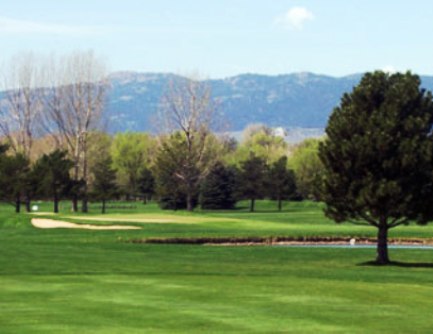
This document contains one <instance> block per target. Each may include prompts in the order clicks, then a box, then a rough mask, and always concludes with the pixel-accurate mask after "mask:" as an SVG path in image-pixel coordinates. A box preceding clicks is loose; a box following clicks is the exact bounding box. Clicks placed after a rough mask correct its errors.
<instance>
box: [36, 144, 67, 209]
mask: <svg viewBox="0 0 433 334" xmlns="http://www.w3.org/2000/svg"><path fill="white" fill-rule="evenodd" d="M67 154H68V153H67V151H62V150H55V151H53V152H51V153H50V154H44V155H43V156H42V157H41V158H40V159H39V160H38V161H36V164H35V167H34V169H35V170H39V171H43V172H44V174H43V178H42V180H41V181H40V182H41V192H42V193H43V194H45V195H47V196H50V197H51V198H52V199H53V205H54V212H55V213H58V212H59V202H60V200H61V198H62V197H63V196H66V195H67V194H69V193H70V189H71V185H72V184H73V183H72V180H71V177H70V174H69V172H70V170H71V169H72V167H74V163H73V161H72V160H70V159H68V157H67ZM36 174H38V175H40V174H41V173H40V172H37V173H36Z"/></svg>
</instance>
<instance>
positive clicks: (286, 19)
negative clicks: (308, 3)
mask: <svg viewBox="0 0 433 334" xmlns="http://www.w3.org/2000/svg"><path fill="white" fill-rule="evenodd" d="M313 19H314V15H313V13H312V12H310V11H309V10H308V9H307V8H305V7H293V8H290V9H289V10H288V11H287V13H285V14H283V15H280V16H279V17H277V18H276V19H275V24H276V25H278V26H281V27H283V28H286V29H287V28H290V29H296V30H302V28H303V27H304V24H305V22H307V21H311V20H313Z"/></svg>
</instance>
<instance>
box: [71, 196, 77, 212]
mask: <svg viewBox="0 0 433 334" xmlns="http://www.w3.org/2000/svg"><path fill="white" fill-rule="evenodd" d="M72 212H78V196H77V195H75V194H74V195H73V196H72Z"/></svg>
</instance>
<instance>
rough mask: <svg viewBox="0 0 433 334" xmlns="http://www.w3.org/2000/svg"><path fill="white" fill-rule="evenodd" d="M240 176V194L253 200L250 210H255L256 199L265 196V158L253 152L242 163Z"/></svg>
mask: <svg viewBox="0 0 433 334" xmlns="http://www.w3.org/2000/svg"><path fill="white" fill-rule="evenodd" d="M240 165H241V166H240V171H239V176H238V191H239V194H240V195H241V196H242V197H243V198H245V199H249V200H251V204H250V211H251V212H253V211H254V207H255V201H256V199H260V198H263V197H264V195H265V192H266V178H267V172H268V170H267V165H266V163H265V160H264V159H263V158H260V157H256V156H255V155H254V154H251V155H250V157H249V158H248V159H247V160H244V161H242V162H241V164H240Z"/></svg>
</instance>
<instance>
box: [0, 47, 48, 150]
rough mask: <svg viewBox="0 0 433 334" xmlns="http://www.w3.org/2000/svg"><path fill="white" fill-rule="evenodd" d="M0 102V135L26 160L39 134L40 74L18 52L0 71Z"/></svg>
mask: <svg viewBox="0 0 433 334" xmlns="http://www.w3.org/2000/svg"><path fill="white" fill-rule="evenodd" d="M2 78H3V88H4V90H5V92H4V96H3V99H2V100H1V101H0V134H1V135H2V136H3V137H4V138H6V140H7V141H8V143H9V145H10V147H11V149H12V150H13V151H14V152H15V153H21V154H23V155H24V156H25V157H26V158H29V156H30V153H31V150H32V146H33V141H34V138H35V136H37V135H38V132H39V134H40V131H41V130H42V129H41V127H40V117H41V110H42V104H41V99H40V95H39V92H40V86H41V72H40V66H39V64H38V63H37V60H36V58H35V56H34V55H33V54H31V53H22V54H19V55H17V56H15V57H13V58H12V59H11V61H10V62H9V63H8V64H7V66H6V67H5V68H4V69H3V73H2Z"/></svg>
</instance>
